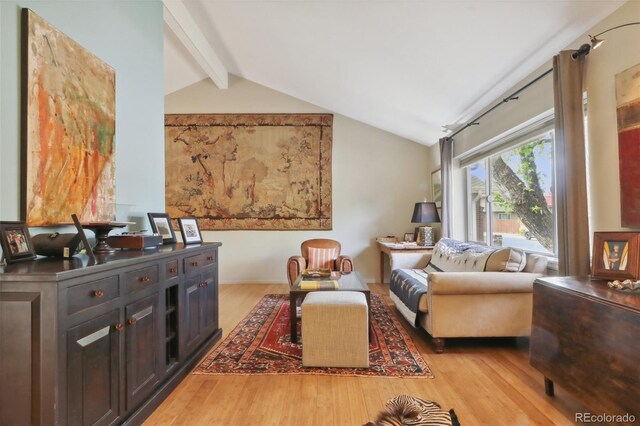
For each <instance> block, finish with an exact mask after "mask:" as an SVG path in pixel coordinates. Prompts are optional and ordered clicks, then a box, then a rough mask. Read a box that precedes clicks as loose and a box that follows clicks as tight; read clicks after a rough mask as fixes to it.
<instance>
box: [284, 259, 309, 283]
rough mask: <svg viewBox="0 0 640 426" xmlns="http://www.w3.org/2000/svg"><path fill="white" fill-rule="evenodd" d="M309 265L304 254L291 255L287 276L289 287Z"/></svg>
mask: <svg viewBox="0 0 640 426" xmlns="http://www.w3.org/2000/svg"><path fill="white" fill-rule="evenodd" d="M306 267H307V261H306V260H305V258H304V257H302V256H291V257H290V258H289V261H288V262H287V278H288V279H289V287H291V286H292V285H293V283H294V282H296V279H297V278H298V276H299V275H300V273H302V271H304V270H305V269H306Z"/></svg>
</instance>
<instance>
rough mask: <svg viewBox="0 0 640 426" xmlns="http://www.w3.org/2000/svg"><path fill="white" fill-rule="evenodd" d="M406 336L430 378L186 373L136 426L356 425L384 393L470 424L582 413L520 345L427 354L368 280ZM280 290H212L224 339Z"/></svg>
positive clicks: (483, 344)
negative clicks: (433, 406) (547, 386)
mask: <svg viewBox="0 0 640 426" xmlns="http://www.w3.org/2000/svg"><path fill="white" fill-rule="evenodd" d="M370 288H371V290H372V291H373V292H376V293H378V294H382V295H383V296H384V299H385V303H386V304H387V305H388V306H390V308H391V311H392V313H393V314H394V315H395V316H396V318H398V320H399V321H400V323H401V324H402V325H404V326H405V329H406V330H407V332H408V333H409V335H410V336H411V338H412V339H413V341H414V343H415V344H416V347H417V348H418V350H419V351H420V353H421V354H422V356H423V357H424V359H425V361H426V362H427V364H428V365H429V367H430V368H431V369H432V371H433V373H434V375H435V378H434V379H424V378H385V377H341V376H313V375H253V376H214V375H196V374H191V375H189V376H188V377H187V378H186V379H185V380H184V381H183V382H182V383H181V384H180V385H179V386H178V388H177V389H176V390H175V391H174V392H173V393H172V394H171V395H170V396H169V397H168V398H167V399H166V400H165V401H164V402H163V403H162V405H161V406H160V407H159V408H158V409H157V410H156V411H155V412H154V413H153V414H152V415H151V416H150V417H149V418H148V419H147V421H146V422H145V425H148V426H150V425H190V426H197V425H225V426H232V425H274V426H275V425H278V426H280V425H292V426H293V425H318V426H320V425H322V426H326V425H362V424H364V423H366V422H367V421H370V420H374V419H375V417H376V416H377V414H378V413H379V412H380V411H381V410H382V409H383V408H384V404H385V402H386V401H387V400H388V399H390V398H392V397H393V396H396V395H400V394H406V395H413V396H417V397H420V398H423V399H430V400H434V401H437V402H438V403H440V404H441V405H442V406H443V407H444V408H446V409H450V408H454V409H455V411H456V414H457V415H458V418H459V419H460V422H461V424H462V425H464V426H469V425H495V426H498V425H508V426H514V425H572V424H574V421H573V419H574V416H575V413H576V412H585V411H588V410H586V409H585V408H584V407H582V406H581V405H580V404H579V403H578V402H577V401H576V400H575V399H573V398H572V397H571V396H570V395H568V394H567V393H566V392H564V391H563V390H562V389H561V388H559V387H556V397H555V398H550V397H548V396H546V395H545V394H544V383H543V377H542V375H541V374H540V373H539V372H538V371H537V370H535V369H534V368H533V367H531V366H530V365H529V361H528V346H527V345H528V341H527V339H454V340H450V341H447V347H446V350H445V353H443V354H436V353H435V352H434V350H433V346H432V344H431V339H430V337H429V335H428V334H427V333H426V332H425V331H424V330H422V329H418V330H416V329H413V328H412V327H411V326H409V325H408V323H407V322H406V321H405V320H404V319H403V318H402V317H400V316H399V314H398V313H397V311H396V310H395V307H393V304H392V302H391V301H390V299H389V298H388V285H379V284H371V285H370ZM288 289H289V287H288V285H286V284H283V285H276V284H268V285H267V284H251V285H221V286H220V325H221V327H222V329H223V339H224V338H225V337H226V336H227V335H228V334H229V333H230V332H231V330H233V328H234V327H235V326H236V325H237V324H238V323H239V322H240V321H241V320H242V319H243V318H244V317H245V316H246V315H247V314H248V313H249V312H250V311H251V309H252V308H253V307H254V306H255V305H256V303H257V302H258V301H259V300H260V299H261V298H262V296H264V295H265V294H272V293H283V294H285V293H287V292H288Z"/></svg>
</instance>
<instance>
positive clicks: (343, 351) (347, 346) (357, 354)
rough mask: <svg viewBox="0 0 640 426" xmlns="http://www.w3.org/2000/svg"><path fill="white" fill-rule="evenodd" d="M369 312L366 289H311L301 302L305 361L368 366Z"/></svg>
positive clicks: (308, 363) (320, 364)
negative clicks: (358, 290)
mask: <svg viewBox="0 0 640 426" xmlns="http://www.w3.org/2000/svg"><path fill="white" fill-rule="evenodd" d="M368 315H369V309H368V306H367V299H366V297H365V295H364V294H363V293H360V292H356V291H314V292H311V293H309V294H308V295H307V297H305V299H304V302H302V365H304V366H305V367H362V368H367V367H369V317H368Z"/></svg>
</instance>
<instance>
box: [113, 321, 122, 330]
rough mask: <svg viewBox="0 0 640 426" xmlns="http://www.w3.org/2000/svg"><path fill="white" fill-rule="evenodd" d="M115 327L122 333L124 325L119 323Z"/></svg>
mask: <svg viewBox="0 0 640 426" xmlns="http://www.w3.org/2000/svg"><path fill="white" fill-rule="evenodd" d="M113 327H114V328H115V329H116V331H122V329H123V328H124V324H123V323H121V322H119V323H117V324H116V325H114V326H113Z"/></svg>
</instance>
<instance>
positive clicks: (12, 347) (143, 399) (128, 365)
mask: <svg viewBox="0 0 640 426" xmlns="http://www.w3.org/2000/svg"><path fill="white" fill-rule="evenodd" d="M219 246H220V243H207V244H201V245H194V246H186V247H184V246H182V244H177V245H165V246H161V247H159V248H153V249H146V250H133V251H118V252H117V253H114V254H112V255H107V256H104V257H101V258H98V262H97V264H94V265H89V263H90V262H89V260H88V258H87V257H86V256H81V255H78V256H76V257H73V258H71V259H68V260H63V259H53V258H45V259H38V260H34V261H28V262H22V263H16V264H13V265H9V266H6V267H4V269H3V268H0V424H2V425H55V424H58V425H89V424H96V425H107V424H140V423H142V420H143V419H144V418H146V417H147V416H148V415H149V414H150V413H151V412H152V411H153V410H154V409H155V408H156V407H157V406H158V405H159V404H160V403H161V402H162V400H163V399H164V398H166V396H167V395H168V394H169V393H170V392H171V391H172V390H173V389H174V388H175V387H176V386H177V385H178V383H179V382H180V381H181V380H182V379H183V378H184V377H185V376H186V375H187V374H188V373H189V371H190V370H191V369H192V368H193V366H194V365H195V364H196V363H197V362H198V360H199V359H200V357H201V356H202V355H204V353H205V352H206V351H207V350H208V349H209V348H211V346H212V345H213V344H214V343H215V342H216V341H217V340H219V339H220V337H221V335H222V330H221V329H220V328H219V326H218V247H219Z"/></svg>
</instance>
